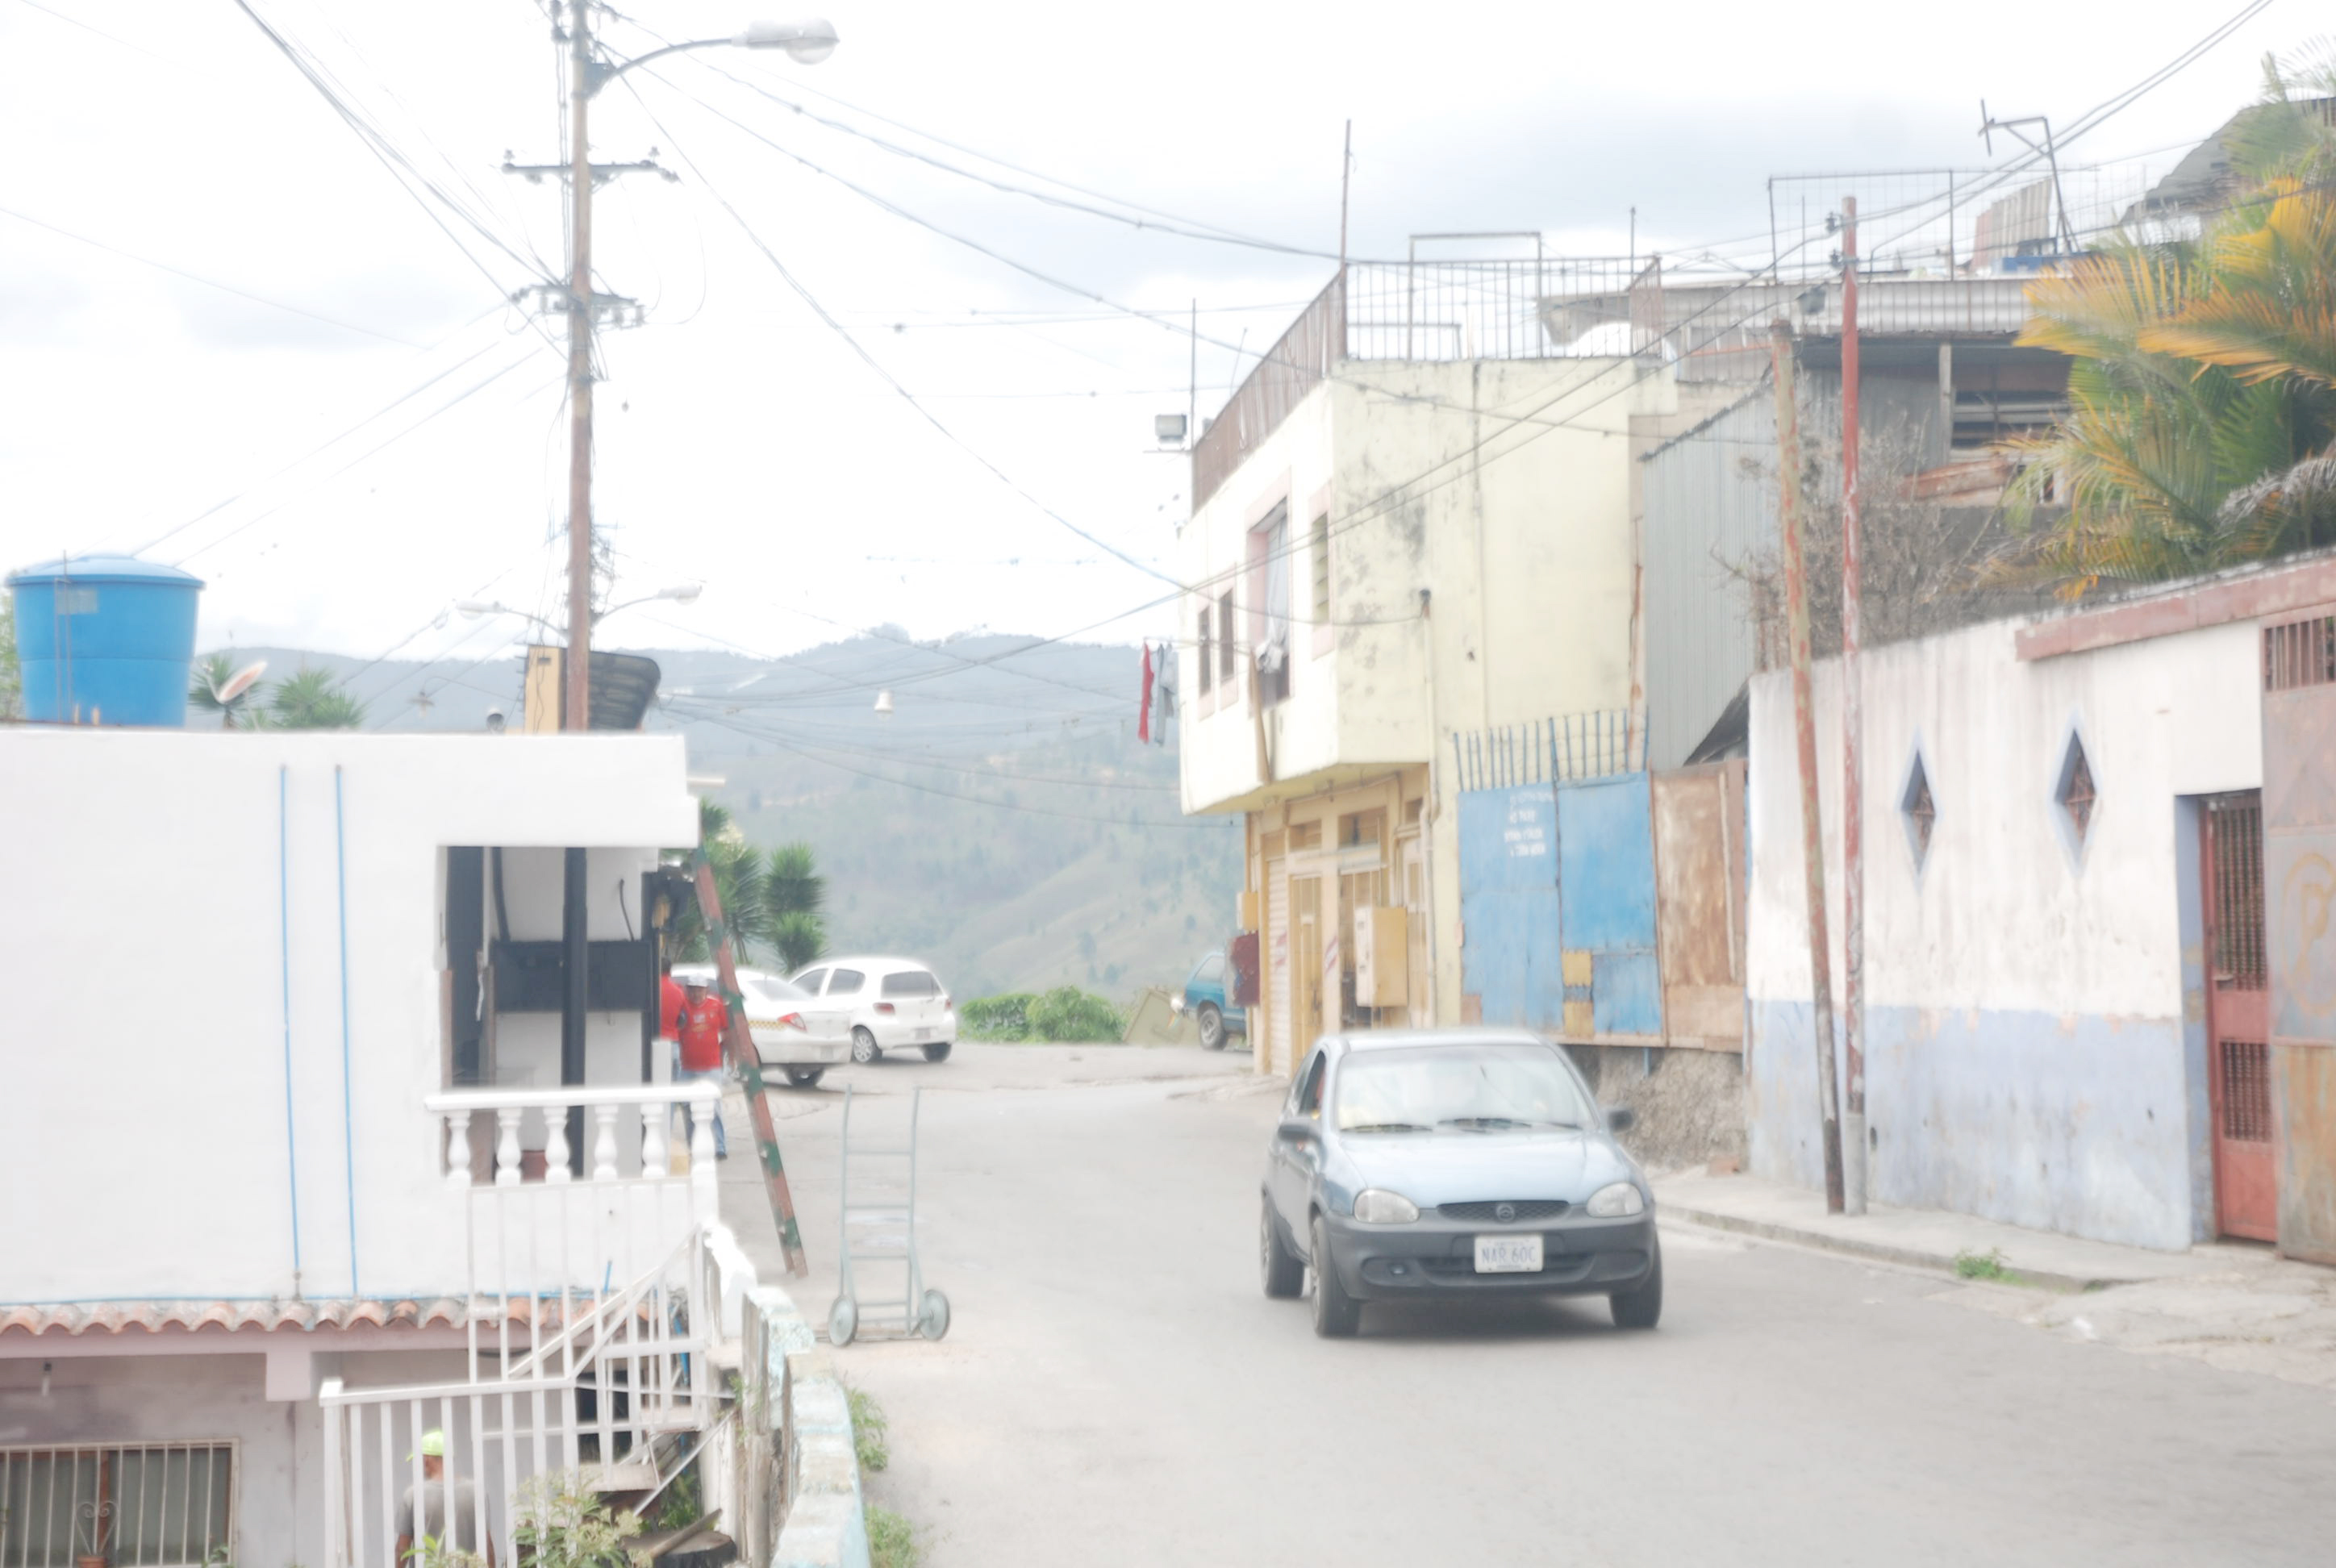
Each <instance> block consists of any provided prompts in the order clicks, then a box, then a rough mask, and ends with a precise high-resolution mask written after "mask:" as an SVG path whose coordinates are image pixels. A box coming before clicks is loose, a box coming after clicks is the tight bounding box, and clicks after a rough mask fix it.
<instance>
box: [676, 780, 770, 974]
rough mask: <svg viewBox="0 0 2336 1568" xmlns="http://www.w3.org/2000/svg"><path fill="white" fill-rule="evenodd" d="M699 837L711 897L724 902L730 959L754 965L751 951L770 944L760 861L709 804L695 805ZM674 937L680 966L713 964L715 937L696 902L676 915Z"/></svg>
mask: <svg viewBox="0 0 2336 1568" xmlns="http://www.w3.org/2000/svg"><path fill="white" fill-rule="evenodd" d="M697 833H698V842H700V843H702V844H704V845H705V847H706V861H707V862H709V863H710V864H711V865H712V866H713V868H714V892H715V897H717V898H719V899H720V900H721V901H722V914H723V921H724V923H725V925H726V926H727V927H728V929H729V932H730V956H731V958H732V959H735V961H737V962H739V963H742V964H745V963H752V962H753V961H754V950H755V949H756V948H757V947H758V946H767V945H769V943H770V942H771V940H772V930H771V917H770V911H769V908H768V905H767V904H766V902H765V899H764V892H763V881H764V872H763V857H762V856H761V855H759V854H757V853H756V852H755V851H754V845H752V844H750V843H748V842H746V839H745V834H743V833H740V832H739V831H738V829H737V827H736V826H735V824H734V823H732V822H731V821H730V813H729V812H728V811H727V810H725V808H724V807H722V806H720V805H717V804H715V803H714V802H712V801H709V800H701V801H699V802H698V803H697ZM673 933H674V945H675V950H676V954H677V955H678V957H679V958H680V959H681V960H682V961H684V962H686V963H706V962H710V961H711V960H712V959H713V957H714V941H713V933H712V931H711V929H710V928H709V927H708V925H707V924H706V915H705V911H702V910H700V909H699V908H698V907H697V903H696V901H695V900H692V901H690V902H689V903H688V904H687V905H686V906H685V907H684V908H683V909H682V910H681V911H679V912H677V913H676V915H675V917H674V922H673Z"/></svg>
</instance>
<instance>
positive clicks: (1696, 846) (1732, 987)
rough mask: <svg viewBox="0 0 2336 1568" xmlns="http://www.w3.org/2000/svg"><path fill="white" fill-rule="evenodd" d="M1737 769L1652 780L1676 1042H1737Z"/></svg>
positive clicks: (1669, 1027)
mask: <svg viewBox="0 0 2336 1568" xmlns="http://www.w3.org/2000/svg"><path fill="white" fill-rule="evenodd" d="M1743 768H1744V765H1743V764H1742V763H1741V762H1729V763H1721V764H1716V765H1711V766H1708V767H1699V768H1689V769H1685V770H1682V771H1680V772H1678V773H1670V774H1656V775H1655V777H1654V784H1653V790H1654V834H1655V896H1656V911H1655V913H1656V920H1655V925H1656V938H1657V945H1658V950H1659V951H1660V955H1661V959H1662V966H1661V967H1662V979H1663V1016H1664V1022H1665V1025H1666V1033H1667V1034H1668V1036H1669V1038H1670V1039H1671V1040H1673V1041H1675V1042H1677V1043H1679V1044H1692V1045H1704V1046H1718V1047H1727V1048H1729V1049H1735V1050H1741V1049H1742V1048H1743V1045H1744V897H1743V891H1744V883H1743V868H1744V832H1743V828H1744V823H1743V799H1744V797H1743V782H1742V781H1743V776H1744V774H1743Z"/></svg>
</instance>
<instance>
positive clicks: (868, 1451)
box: [843, 1388, 892, 1470]
mask: <svg viewBox="0 0 2336 1568" xmlns="http://www.w3.org/2000/svg"><path fill="white" fill-rule="evenodd" d="M843 1397H844V1398H846V1399H848V1400H850V1401H851V1404H852V1452H853V1453H854V1454H855V1455H857V1456H859V1459H860V1467H861V1469H862V1470H881V1469H882V1468H883V1467H884V1466H887V1465H890V1464H891V1462H892V1450H891V1447H890V1446H888V1445H887V1444H886V1443H885V1441H884V1434H885V1433H886V1432H888V1431H890V1430H891V1425H892V1424H891V1422H890V1421H889V1420H887V1419H885V1417H884V1407H883V1406H881V1405H879V1404H878V1403H877V1402H876V1396H875V1395H873V1394H871V1393H868V1392H866V1391H865V1390H863V1389H860V1388H846V1389H845V1390H844V1391H843Z"/></svg>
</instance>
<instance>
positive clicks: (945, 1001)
mask: <svg viewBox="0 0 2336 1568" xmlns="http://www.w3.org/2000/svg"><path fill="white" fill-rule="evenodd" d="M941 1006H943V1007H947V1006H949V993H948V992H947V991H943V992H942V993H941Z"/></svg>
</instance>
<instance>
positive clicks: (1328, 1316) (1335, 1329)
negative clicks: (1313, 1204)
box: [1314, 1214, 1363, 1339]
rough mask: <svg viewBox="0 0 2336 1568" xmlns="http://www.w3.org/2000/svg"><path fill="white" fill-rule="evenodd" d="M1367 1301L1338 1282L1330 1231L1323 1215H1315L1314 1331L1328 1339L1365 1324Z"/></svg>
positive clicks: (1345, 1333) (1347, 1333) (1351, 1331)
mask: <svg viewBox="0 0 2336 1568" xmlns="http://www.w3.org/2000/svg"><path fill="white" fill-rule="evenodd" d="M1362 1320H1363V1304H1362V1303H1361V1302H1360V1301H1358V1300H1355V1299H1354V1298H1353V1297H1352V1296H1349V1295H1348V1294H1347V1288H1346V1287H1345V1286H1344V1285H1341V1284H1339V1283H1338V1269H1337V1267H1336V1266H1335V1265H1333V1264H1332V1263H1331V1261H1330V1230H1329V1226H1327V1225H1325V1224H1324V1223H1323V1222H1322V1216H1321V1215H1319V1214H1317V1215H1315V1216H1314V1332H1315V1334H1316V1335H1317V1336H1319V1338H1321V1339H1345V1338H1347V1336H1348V1335H1349V1334H1352V1333H1353V1332H1354V1331H1355V1329H1357V1328H1358V1326H1359V1325H1360V1324H1361V1322H1362Z"/></svg>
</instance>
